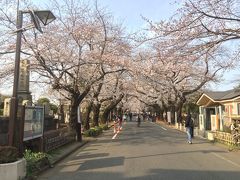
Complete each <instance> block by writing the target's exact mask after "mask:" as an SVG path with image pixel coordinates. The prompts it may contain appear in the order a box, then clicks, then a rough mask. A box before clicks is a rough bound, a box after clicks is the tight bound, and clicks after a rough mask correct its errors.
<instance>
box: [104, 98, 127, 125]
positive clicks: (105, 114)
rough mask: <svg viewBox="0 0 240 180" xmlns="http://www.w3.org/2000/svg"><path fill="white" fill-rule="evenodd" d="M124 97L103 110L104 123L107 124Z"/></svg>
mask: <svg viewBox="0 0 240 180" xmlns="http://www.w3.org/2000/svg"><path fill="white" fill-rule="evenodd" d="M123 97H124V95H123V94H121V95H120V96H119V97H118V98H117V99H116V100H114V101H111V103H110V104H109V105H108V106H107V107H106V108H105V109H104V110H103V114H102V122H103V123H106V122H107V120H108V117H109V114H110V112H111V111H112V110H113V109H114V108H115V107H116V106H117V105H118V103H120V102H121V100H122V99H123Z"/></svg>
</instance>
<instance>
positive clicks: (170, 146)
mask: <svg viewBox="0 0 240 180" xmlns="http://www.w3.org/2000/svg"><path fill="white" fill-rule="evenodd" d="M112 137H113V131H108V132H107V133H105V134H104V135H103V136H101V137H99V138H98V140H96V141H93V142H90V143H89V144H87V145H86V146H84V147H82V148H80V149H79V150H77V151H76V152H75V153H73V154H71V155H70V156H68V157H66V158H65V159H64V160H63V161H61V162H60V163H59V164H57V165H56V166H55V167H54V168H52V169H50V170H48V171H46V172H45V173H44V174H42V175H41V176H40V177H39V178H38V179H39V180H45V179H51V180H66V179H71V180H72V179H73V180H75V179H76V180H97V179H99V180H118V179H119V180H120V179H121V180H135V179H136V180H149V179H152V180H161V179H163V180H179V179H181V180H224V179H226V180H238V179H240V153H239V152H228V150H227V148H225V147H223V146H219V145H216V144H212V143H210V142H208V141H207V140H204V139H200V138H195V139H194V140H193V144H187V142H186V134H185V133H182V132H179V131H177V130H173V129H169V128H167V127H162V126H160V125H157V124H153V123H149V122H144V123H142V124H141V127H137V125H136V122H127V123H126V124H124V125H123V130H122V131H121V132H120V133H119V134H118V135H117V136H116V138H115V139H112Z"/></svg>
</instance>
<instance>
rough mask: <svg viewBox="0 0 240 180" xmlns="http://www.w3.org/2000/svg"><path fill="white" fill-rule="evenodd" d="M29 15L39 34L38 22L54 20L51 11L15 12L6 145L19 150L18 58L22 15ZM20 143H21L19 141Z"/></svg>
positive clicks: (44, 22) (46, 22)
mask: <svg viewBox="0 0 240 180" xmlns="http://www.w3.org/2000/svg"><path fill="white" fill-rule="evenodd" d="M24 13H29V14H30V15H31V17H32V21H33V24H34V27H35V28H37V29H38V30H39V31H40V32H42V30H41V27H40V25H39V20H40V21H41V22H42V23H43V24H44V25H47V24H49V23H51V22H52V21H53V20H55V19H56V18H55V16H54V15H53V14H52V12H51V11H48V10H46V11H21V10H18V12H17V25H16V26H17V31H16V32H17V40H16V54H15V67H14V83H13V94H12V98H11V108H10V120H9V127H8V145H9V146H15V147H18V148H19V143H17V142H18V141H19V140H17V139H18V138H19V137H17V136H19V129H18V128H17V126H16V125H17V124H18V121H17V112H18V84H19V71H20V70H19V68H20V56H21V40H22V32H23V31H24V29H23V28H22V22H23V14H24ZM20 141H22V140H21V139H20ZM20 143H21V142H20Z"/></svg>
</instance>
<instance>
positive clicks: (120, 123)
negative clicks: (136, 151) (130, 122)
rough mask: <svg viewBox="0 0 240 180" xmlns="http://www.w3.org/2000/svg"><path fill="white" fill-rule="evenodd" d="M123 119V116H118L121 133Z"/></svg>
mask: <svg viewBox="0 0 240 180" xmlns="http://www.w3.org/2000/svg"><path fill="white" fill-rule="evenodd" d="M122 120H123V119H122V117H121V116H118V131H121V130H122Z"/></svg>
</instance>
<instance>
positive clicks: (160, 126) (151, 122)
mask: <svg viewBox="0 0 240 180" xmlns="http://www.w3.org/2000/svg"><path fill="white" fill-rule="evenodd" d="M150 123H152V124H154V125H157V126H160V128H162V129H163V130H165V131H167V129H166V128H164V127H162V126H161V125H160V124H157V123H154V122H150Z"/></svg>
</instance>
